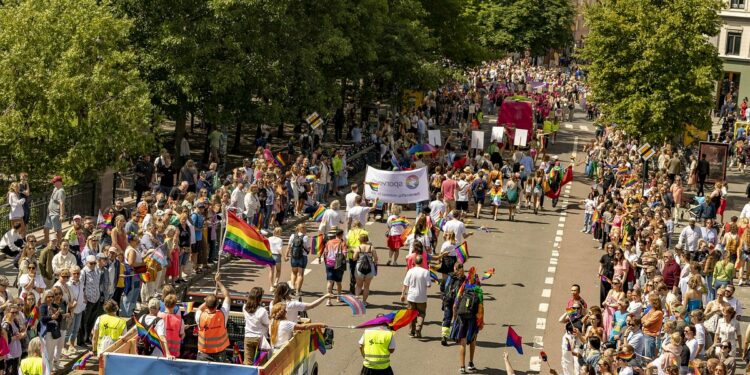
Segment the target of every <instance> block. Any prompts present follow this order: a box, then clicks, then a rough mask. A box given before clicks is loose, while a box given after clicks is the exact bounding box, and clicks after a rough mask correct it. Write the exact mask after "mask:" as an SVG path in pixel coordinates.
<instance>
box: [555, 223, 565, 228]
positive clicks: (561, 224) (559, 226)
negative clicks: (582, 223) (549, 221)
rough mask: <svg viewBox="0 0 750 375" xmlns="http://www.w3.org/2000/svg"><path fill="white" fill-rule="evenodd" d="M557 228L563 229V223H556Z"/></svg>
mask: <svg viewBox="0 0 750 375" xmlns="http://www.w3.org/2000/svg"><path fill="white" fill-rule="evenodd" d="M557 227H558V228H565V223H558V224H557Z"/></svg>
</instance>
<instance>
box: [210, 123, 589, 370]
mask: <svg viewBox="0 0 750 375" xmlns="http://www.w3.org/2000/svg"><path fill="white" fill-rule="evenodd" d="M489 121H493V118H492V117H490V118H489V119H488V122H489ZM574 125H575V128H574V129H573V131H582V130H580V126H581V125H579V124H578V122H575V123H574ZM584 126H586V125H584ZM485 127H486V130H489V125H485ZM589 130H593V129H589ZM564 133H566V132H563V134H561V135H560V136H559V137H558V140H557V143H556V144H555V145H553V146H551V147H552V151H553V152H555V153H559V154H560V157H561V159H562V160H567V159H568V156H567V155H568V153H569V152H570V151H572V150H573V145H574V142H575V137H574V135H573V134H574V133H571V132H567V134H564ZM487 134H489V131H488V132H487ZM564 203H566V202H564V201H562V200H561V205H560V206H558V209H557V210H556V211H552V210H551V209H550V203H549V201H548V202H546V205H547V209H548V210H547V211H542V212H540V213H539V215H534V214H533V212H530V211H527V210H523V211H522V212H521V213H520V214H517V215H516V221H515V222H509V221H507V220H506V218H507V214H506V215H503V219H502V220H500V221H497V222H493V221H492V220H491V219H489V220H488V219H486V218H487V217H489V216H490V213H489V211H488V210H485V212H484V213H483V215H484V217H485V218H483V219H480V220H474V221H473V222H472V223H471V224H469V225H468V227H469V230H470V231H474V232H476V234H475V235H474V236H473V237H470V238H469V240H468V244H469V252H470V254H471V258H470V260H469V264H470V265H471V266H475V267H476V268H477V270H478V271H479V272H483V271H484V270H486V269H488V268H490V267H495V268H496V273H495V276H494V277H493V278H492V279H490V280H487V281H486V282H485V283H484V290H485V293H486V296H487V297H486V305H485V312H486V313H485V321H486V326H485V328H484V330H483V331H482V332H481V333H480V335H479V339H478V348H477V353H476V359H475V364H476V366H477V367H478V371H477V373H483V374H496V373H501V372H503V371H504V369H502V367H503V364H502V351H503V350H505V349H504V347H505V337H506V332H507V325H512V326H513V327H514V329H515V330H516V331H517V332H518V334H519V335H521V336H522V337H523V341H524V355H523V356H519V355H517V354H513V355H512V356H511V362H512V363H513V365H514V367H515V369H516V370H518V371H519V372H527V371H529V370H538V368H539V366H538V363H536V364H535V363H533V361H534V360H535V358H536V356H537V355H538V350H536V349H534V348H533V346H534V341H535V340H536V341H537V342H539V343H541V341H542V336H543V334H544V329H545V318H546V317H547V311H548V306H549V305H548V303H549V298H548V297H549V296H548V295H547V297H543V295H542V294H543V293H548V292H549V289H550V285H551V284H553V283H554V282H555V281H554V275H555V271H556V264H555V263H556V262H554V261H551V260H550V258H551V256H552V255H553V253H552V252H553V250H554V249H555V248H554V245H555V243H556V241H559V239H560V238H559V237H560V236H561V234H562V232H560V230H562V227H560V223H561V222H560V218H561V217H565V215H566V213H565V212H563V210H562V209H561V207H562V204H564ZM407 215H410V216H411V217H413V216H414V212H413V211H411V212H408V213H407ZM481 226H486V227H489V228H491V230H490V233H485V232H484V231H480V230H478V228H479V227H481ZM309 228H310V230H312V229H313V225H312V223H311V224H310V225H309ZM366 229H367V230H368V231H369V232H370V234H371V235H370V238H371V239H372V240H373V242H374V245H375V246H376V249H377V250H378V251H379V252H380V255H381V257H382V258H385V256H386V254H387V248H386V247H385V237H384V233H385V225H384V224H381V223H368V225H367V226H366ZM589 241H590V240H589ZM404 255H406V252H405V251H404V252H403V255H402V257H401V259H403V256H404ZM402 264H403V262H402ZM308 269H309V270H308V274H307V276H306V278H305V287H304V288H303V290H304V291H306V292H309V293H304V295H303V300H304V301H310V300H312V299H313V298H315V297H316V296H320V295H322V293H323V292H324V290H325V271H324V268H323V266H322V265H319V264H311V265H309V266H308ZM405 272H406V269H405V267H404V266H398V267H393V266H391V267H389V266H380V268H379V274H378V276H377V277H376V278H375V279H374V280H373V282H372V287H371V289H372V294H371V296H370V298H369V300H368V303H369V305H370V306H369V308H368V312H367V316H366V317H365V318H363V317H353V316H352V315H351V310H350V309H349V308H348V307H347V306H345V305H339V306H333V307H326V306H320V307H318V308H316V309H314V310H312V311H311V312H310V316H311V318H312V319H313V320H316V321H324V322H326V323H329V324H331V325H355V324H358V323H360V322H362V321H364V320H366V319H368V318H371V317H374V316H375V315H376V314H378V313H384V312H389V311H391V310H393V309H399V308H402V307H403V305H402V304H401V303H400V302H399V296H400V290H401V281H402V280H403V277H404V275H405ZM224 274H225V275H226V279H227V281H228V282H227V286H228V287H229V288H230V289H232V290H234V291H239V292H247V291H249V289H250V288H251V287H253V286H256V285H258V283H260V284H261V285H262V286H264V288H266V289H267V281H266V280H267V279H266V271H265V270H260V269H259V268H258V267H256V266H254V265H252V264H250V263H249V262H245V261H239V262H236V263H235V264H231V265H227V269H226V270H225V271H224ZM288 275H289V267H288V264H285V265H284V270H283V273H282V280H285V279H288ZM344 282H345V284H346V282H348V275H347V276H345V279H344ZM545 290H547V292H545ZM442 316H443V314H442V311H441V310H440V299H439V294H438V288H437V286H433V287H432V289H431V293H430V298H429V302H428V308H427V317H426V320H425V321H426V325H425V327H424V329H423V333H422V334H423V337H422V338H421V339H412V338H409V336H408V334H407V332H408V331H406V330H405V329H404V330H401V331H399V332H398V334H397V336H396V340H397V341H396V343H397V349H396V352H395V354H394V355H393V357H392V365H393V368H394V371H395V372H396V373H399V374H404V373H409V372H412V373H428V372H432V373H441V374H445V373H457V372H458V369H459V362H458V349H457V347H456V346H455V345H450V346H448V347H443V346H441V345H440V322H441V320H442ZM361 333H362V331H360V330H348V329H336V336H335V337H336V339H335V346H334V349H333V350H331V351H329V352H328V354H326V355H325V356H324V357H320V358H321V363H320V366H321V367H320V370H321V373H322V374H356V373H359V371H360V369H361V358H360V354H359V348H358V345H357V341H358V339H359V337H360V335H361ZM510 352H514V349H512V348H511V349H510ZM425 359H427V360H425Z"/></svg>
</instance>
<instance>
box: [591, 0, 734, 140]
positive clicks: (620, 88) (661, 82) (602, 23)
mask: <svg viewBox="0 0 750 375" xmlns="http://www.w3.org/2000/svg"><path fill="white" fill-rule="evenodd" d="M720 7H721V3H720V1H718V0H673V1H659V0H628V1H617V0H603V1H601V2H600V3H599V4H597V5H593V6H591V7H590V8H588V10H587V12H586V15H585V17H586V22H587V23H588V25H589V28H590V32H589V35H588V37H587V40H586V44H585V46H584V48H583V51H582V53H581V57H582V58H583V59H584V60H585V61H588V67H587V69H588V77H589V78H588V79H589V85H590V88H591V91H592V94H593V99H594V100H595V101H596V102H597V103H599V104H600V106H601V109H602V112H603V114H604V116H605V120H606V121H609V122H614V123H617V124H618V125H620V126H622V127H623V129H625V130H626V131H627V132H628V133H631V134H641V135H643V136H644V137H645V138H646V139H647V140H662V139H664V138H665V137H669V136H673V135H675V134H680V133H682V131H683V129H684V127H685V125H686V124H693V125H695V126H697V127H699V128H702V129H708V128H709V127H710V124H711V119H710V110H711V108H712V106H713V95H712V90H713V88H714V87H715V86H714V85H715V81H716V80H717V79H718V78H719V76H720V73H721V60H720V59H719V57H718V55H717V51H716V47H714V46H713V45H711V43H710V42H709V40H708V36H711V35H716V34H718V32H719V28H720V26H721V19H720V17H719V16H718V10H719V9H720Z"/></svg>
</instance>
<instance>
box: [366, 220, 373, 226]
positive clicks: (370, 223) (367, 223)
mask: <svg viewBox="0 0 750 375" xmlns="http://www.w3.org/2000/svg"><path fill="white" fill-rule="evenodd" d="M373 224H375V222H374V221H368V222H366V223H365V225H373Z"/></svg>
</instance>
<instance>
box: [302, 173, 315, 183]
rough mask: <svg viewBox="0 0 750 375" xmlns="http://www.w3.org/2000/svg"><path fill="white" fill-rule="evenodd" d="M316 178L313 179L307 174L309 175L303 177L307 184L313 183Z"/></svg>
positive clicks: (313, 176) (312, 175)
mask: <svg viewBox="0 0 750 375" xmlns="http://www.w3.org/2000/svg"><path fill="white" fill-rule="evenodd" d="M316 178H317V177H315V175H314V174H309V175H307V176H305V181H307V182H313V181H315V179H316Z"/></svg>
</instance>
